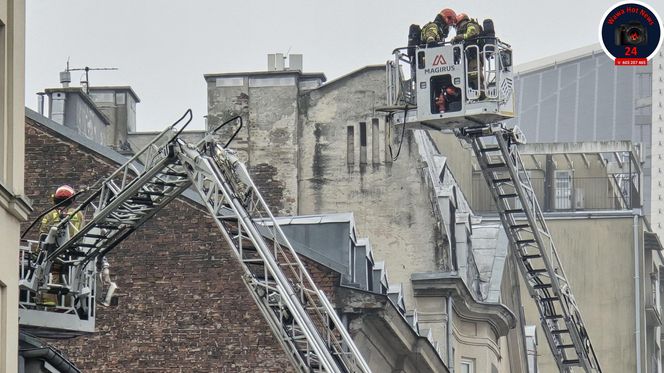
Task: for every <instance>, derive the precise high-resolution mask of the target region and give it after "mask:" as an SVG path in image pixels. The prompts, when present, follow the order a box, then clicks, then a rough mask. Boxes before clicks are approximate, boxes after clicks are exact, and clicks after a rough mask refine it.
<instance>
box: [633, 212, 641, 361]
mask: <svg viewBox="0 0 664 373" xmlns="http://www.w3.org/2000/svg"><path fill="white" fill-rule="evenodd" d="M633 219H634V224H633V228H634V310H635V311H636V312H635V318H634V323H635V328H634V337H635V339H636V373H641V287H640V285H641V284H640V281H641V279H640V276H639V272H640V266H639V235H638V233H639V216H638V215H636V214H635V215H634V218H633Z"/></svg>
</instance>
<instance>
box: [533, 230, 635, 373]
mask: <svg viewBox="0 0 664 373" xmlns="http://www.w3.org/2000/svg"><path fill="white" fill-rule="evenodd" d="M547 223H548V226H549V229H550V231H551V234H552V236H553V239H554V241H555V242H556V244H557V246H556V247H557V249H558V254H559V256H560V259H561V262H562V265H563V267H564V268H565V274H566V275H567V277H568V279H569V282H570V284H571V286H572V289H573V291H574V296H575V298H576V301H577V303H578V305H579V308H580V309H581V311H582V313H583V320H584V322H585V323H586V326H587V329H588V334H589V335H590V338H591V340H592V342H593V347H594V349H595V353H596V354H597V356H598V357H599V360H600V364H601V366H602V368H603V370H604V371H606V372H635V371H636V352H635V348H636V347H635V346H636V345H635V335H634V331H635V324H634V317H635V316H634V315H635V312H634V302H635V297H634V245H633V242H634V236H633V219H632V218H631V217H628V218H619V219H618V218H616V219H608V218H605V219H599V218H598V219H565V220H557V219H548V221H547ZM642 229H643V227H642V226H639V228H638V231H639V232H641V233H639V242H640V243H639V245H640V246H641V247H642V243H643V239H642V236H643V233H642ZM580 237H585V238H586V239H579V238H580ZM639 251H640V254H639V257H640V258H643V250H642V249H639ZM639 266H640V267H641V268H642V267H643V260H640V263H639ZM643 281H644V280H643V279H642V280H641V282H643ZM521 288H522V289H524V291H522V292H521V294H522V299H523V304H524V306H525V314H526V321H527V324H529V325H537V334H538V335H539V336H541V338H540V344H539V347H538V362H539V367H540V370H541V371H542V372H554V371H557V367H556V365H555V362H554V361H553V359H552V357H551V352H550V350H549V346H548V344H547V343H546V339H545V337H544V336H545V335H544V333H543V331H542V329H541V328H540V326H539V321H538V320H539V315H538V312H537V309H536V307H535V303H534V302H533V301H532V300H531V299H530V297H529V296H528V292H527V291H525V289H526V288H525V284H524V283H523V281H522V282H521ZM641 289H642V291H641V295H640V296H641V297H643V286H641ZM641 304H642V306H643V302H642V303H641ZM641 330H642V337H641V338H642V340H643V342H642V344H641V345H642V346H645V336H644V334H645V333H644V331H645V329H644V328H643V327H642V328H641ZM642 355H645V354H642ZM644 371H645V370H644Z"/></svg>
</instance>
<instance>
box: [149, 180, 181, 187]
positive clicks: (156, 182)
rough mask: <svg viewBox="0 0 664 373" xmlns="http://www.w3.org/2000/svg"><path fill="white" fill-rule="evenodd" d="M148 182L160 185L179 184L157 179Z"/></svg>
mask: <svg viewBox="0 0 664 373" xmlns="http://www.w3.org/2000/svg"><path fill="white" fill-rule="evenodd" d="M148 184H152V185H159V186H177V185H178V184H177V183H173V182H170V181H161V180H156V181H151V182H149V183H148Z"/></svg>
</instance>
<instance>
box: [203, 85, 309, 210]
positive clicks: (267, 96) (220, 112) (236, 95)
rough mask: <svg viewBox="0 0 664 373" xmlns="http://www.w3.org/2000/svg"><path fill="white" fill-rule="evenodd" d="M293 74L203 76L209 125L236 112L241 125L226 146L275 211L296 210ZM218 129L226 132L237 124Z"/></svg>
mask: <svg viewBox="0 0 664 373" xmlns="http://www.w3.org/2000/svg"><path fill="white" fill-rule="evenodd" d="M296 76H297V74H296V73H294V74H293V75H292V76H288V77H285V78H272V77H270V76H264V77H238V78H236V79H240V81H241V82H242V84H237V85H232V84H231V85H228V84H227V83H226V82H227V81H225V80H223V79H221V78H220V79H221V80H219V79H215V78H209V79H208V127H209V128H215V127H217V126H218V125H219V124H221V123H223V122H224V121H225V120H228V119H230V118H231V117H233V116H235V115H241V116H242V117H243V120H244V127H243V129H242V130H241V132H240V133H239V134H238V137H237V138H236V139H235V140H234V142H233V144H232V145H231V147H232V148H233V149H236V150H238V152H239V153H240V157H241V158H242V159H244V160H246V161H247V165H248V168H249V172H250V173H251V174H252V177H253V178H254V181H255V182H256V183H257V184H258V185H259V186H262V189H261V190H262V192H263V197H264V198H265V200H266V202H267V203H268V205H269V206H270V208H271V209H272V212H273V213H276V214H279V215H294V214H296V213H297V154H298V152H297V128H298V93H299V90H298V87H297V80H296ZM227 127H228V128H224V130H221V131H220V135H221V136H222V138H228V137H229V136H230V134H231V133H232V131H234V129H235V128H236V127H234V126H227Z"/></svg>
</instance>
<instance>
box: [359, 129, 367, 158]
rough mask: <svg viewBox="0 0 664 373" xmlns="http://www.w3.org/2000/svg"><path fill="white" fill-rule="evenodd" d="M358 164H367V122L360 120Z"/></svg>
mask: <svg viewBox="0 0 664 373" xmlns="http://www.w3.org/2000/svg"><path fill="white" fill-rule="evenodd" d="M360 164H367V123H366V122H360Z"/></svg>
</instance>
